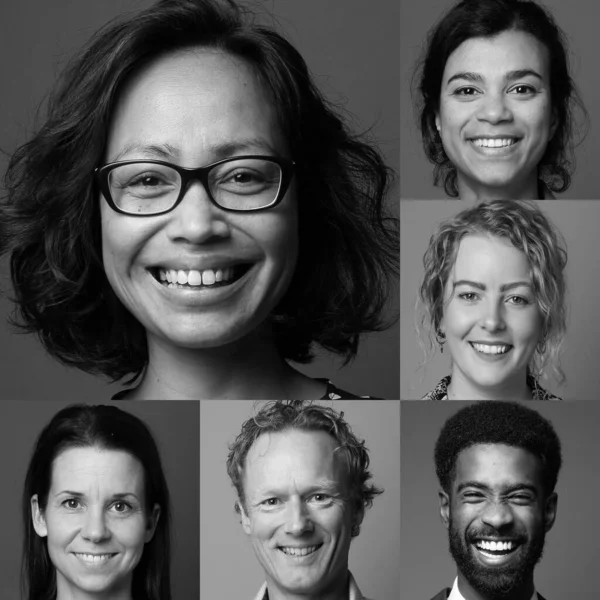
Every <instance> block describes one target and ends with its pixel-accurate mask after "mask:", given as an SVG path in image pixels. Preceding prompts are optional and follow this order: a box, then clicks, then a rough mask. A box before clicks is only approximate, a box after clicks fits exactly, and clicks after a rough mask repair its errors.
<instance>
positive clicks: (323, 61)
mask: <svg viewBox="0 0 600 600" xmlns="http://www.w3.org/2000/svg"><path fill="white" fill-rule="evenodd" d="M151 4H153V2H149V1H142V0H103V1H102V2H94V1H92V0H83V1H79V2H70V1H69V0H55V1H54V2H51V3H48V2H42V0H23V1H22V2H18V3H7V2H4V3H1V4H0V50H1V52H0V72H2V74H3V81H4V86H3V90H2V95H1V96H0V148H1V149H2V150H4V151H6V152H8V153H12V152H14V150H15V149H16V148H17V147H18V146H19V145H21V144H23V143H24V142H25V141H27V140H28V139H29V136H30V135H31V133H32V131H33V124H34V114H35V110H36V108H37V106H38V105H39V103H40V102H41V101H42V99H43V98H44V97H45V96H46V95H47V93H48V92H49V90H50V88H51V86H52V84H53V82H54V80H55V76H56V75H57V74H58V73H59V72H60V70H61V67H63V66H64V65H65V64H66V62H67V60H68V59H69V58H70V57H71V56H73V55H74V54H75V53H76V52H77V50H78V49H79V48H80V47H81V46H82V45H83V44H84V43H85V42H86V41H87V40H88V39H89V37H90V36H91V35H92V34H93V33H94V32H95V31H96V30H97V29H98V28H99V27H100V26H101V25H103V24H104V23H106V22H107V21H108V20H109V19H111V18H113V17H115V16H117V15H119V14H120V13H122V12H125V11H134V10H136V9H139V8H144V7H147V6H149V5H151ZM253 5H254V6H257V7H258V8H259V9H261V12H265V13H269V12H273V13H275V14H276V16H277V21H276V25H277V27H278V28H279V30H280V31H283V33H284V34H286V36H287V37H288V38H289V39H290V41H291V42H292V43H293V44H294V45H295V46H296V48H297V49H298V50H299V51H300V53H301V54H302V56H303V57H304V59H305V60H306V62H307V64H308V66H309V68H310V69H311V71H312V73H313V75H314V77H315V79H316V82H317V84H318V85H319V87H320V88H321V90H322V91H323V92H324V94H325V95H326V96H327V98H328V99H329V100H331V101H333V102H335V103H339V104H342V105H343V106H344V108H345V109H346V110H348V111H350V113H352V114H353V115H355V118H354V119H353V121H352V123H354V129H355V130H356V131H366V130H368V129H369V128H371V136H372V138H373V139H375V140H377V142H378V144H379V146H380V148H381V150H382V152H383V153H384V156H385V158H386V161H387V164H388V165H390V166H392V167H393V168H395V169H396V170H397V165H398V164H399V131H400V121H399V117H400V115H399V113H398V105H399V102H400V85H399V80H398V73H399V72H400V45H399V41H398V21H399V13H400V8H399V6H398V3H397V0H374V1H373V2H363V1H362V0H345V1H344V2H340V1H339V0H303V1H302V2H298V1H297V0H261V1H258V2H255V3H253ZM265 20H266V21H267V22H268V23H269V24H273V21H272V20H271V19H270V18H269V17H268V16H266V15H265ZM7 164H8V163H7V159H6V157H5V156H2V155H1V154H0V172H2V173H4V172H5V169H6V165H7ZM390 205H391V206H392V208H393V210H394V212H395V214H398V208H397V205H398V185H397V183H396V185H395V187H394V188H393V189H392V191H391V194H390ZM6 273H7V268H6V264H0V289H2V290H3V291H6V290H8V294H10V288H9V286H8V284H7V281H6ZM390 304H391V307H392V308H391V310H392V311H396V312H397V307H398V297H397V296H396V297H394V298H392V299H391V303H390ZM10 310H11V305H10V304H9V303H8V301H7V299H6V298H0V363H1V364H2V365H3V366H2V372H3V373H11V374H12V375H13V376H12V377H3V378H2V381H1V382H0V398H23V399H25V398H39V395H40V388H39V382H40V381H43V382H44V396H45V397H47V398H60V397H63V396H64V393H65V388H66V386H68V389H69V393H71V392H73V396H74V397H76V396H78V395H83V396H85V397H86V398H88V399H97V400H105V399H107V398H110V396H111V395H112V394H113V393H114V392H116V391H118V390H119V389H121V386H120V385H115V386H110V387H107V386H106V384H105V383H104V382H103V381H102V380H101V379H99V378H93V377H91V376H89V375H86V374H84V373H80V372H79V371H77V370H75V369H67V368H65V367H62V366H61V365H59V364H57V363H56V361H54V360H53V359H52V358H50V357H49V356H47V355H46V354H45V352H44V350H43V348H42V347H41V345H40V344H39V342H38V340H37V339H36V338H35V336H20V335H17V334H15V333H13V332H12V331H11V330H10V329H9V328H8V326H7V325H6V324H5V316H6V315H8V313H9V311H10ZM398 362H399V325H398V324H396V325H395V326H394V327H392V328H390V329H388V330H387V331H386V332H383V333H378V334H373V335H371V336H367V337H366V338H365V340H364V342H363V343H362V345H361V350H360V352H359V356H358V358H357V360H356V361H355V362H354V363H351V364H350V365H349V366H348V367H346V368H345V369H343V370H342V371H339V372H338V369H339V368H341V364H340V362H339V361H337V360H335V359H334V358H332V357H330V356H327V355H326V356H322V357H320V358H319V359H318V360H317V361H315V363H314V364H313V365H310V366H308V367H304V366H302V367H300V369H301V370H302V371H303V372H305V373H307V374H308V375H310V376H313V377H329V378H331V379H332V380H333V381H334V383H336V384H337V385H338V386H339V387H342V388H345V389H347V390H348V391H351V392H354V393H356V394H359V395H371V396H378V397H387V398H398V395H399V387H398V385H399V384H398ZM25 373H36V374H37V375H36V377H35V378H31V377H24V374H25Z"/></svg>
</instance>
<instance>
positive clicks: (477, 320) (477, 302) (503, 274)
mask: <svg viewBox="0 0 600 600" xmlns="http://www.w3.org/2000/svg"><path fill="white" fill-rule="evenodd" d="M461 281H471V282H474V283H480V284H483V285H484V286H485V287H486V289H485V290H481V289H479V288H478V287H476V286H474V285H472V284H465V283H461V284H459V285H457V286H456V288H454V285H455V284H458V283H459V282H461ZM515 282H529V283H530V284H531V274H530V268H529V262H528V260H527V257H526V255H525V254H524V253H523V252H521V251H520V250H517V249H516V248H515V247H514V246H512V245H511V244H510V242H509V241H508V240H506V239H505V238H499V237H493V236H488V235H466V236H465V237H463V238H462V240H461V241H460V245H459V248H458V252H457V255H456V261H455V263H454V267H453V269H452V271H451V273H450V277H449V280H448V282H447V284H446V288H445V290H444V314H443V319H442V322H441V325H440V329H441V330H442V331H443V332H444V333H445V334H446V344H445V346H444V347H445V348H447V349H448V350H449V352H450V355H451V358H452V382H451V384H450V385H449V387H448V398H449V399H451V400H453V399H454V400H494V399H505V400H506V399H514V400H519V399H521V400H526V399H529V400H530V399H531V390H529V388H528V387H527V384H526V372H527V365H528V364H529V362H530V361H531V358H532V356H533V353H534V352H535V348H536V346H537V344H538V342H539V341H540V336H541V328H542V317H541V313H540V310H539V308H538V306H537V303H536V302H535V298H534V295H533V291H532V289H531V288H530V287H527V286H525V285H520V286H519V287H515V288H512V289H509V290H505V291H501V286H504V285H507V284H511V283H515ZM469 341H478V342H486V341H489V342H503V343H505V344H510V345H512V349H511V350H510V351H509V352H508V353H507V354H505V355H503V356H502V357H501V358H500V360H495V361H493V362H492V361H488V360H485V359H484V358H483V357H482V356H481V355H480V354H479V353H478V352H476V351H475V349H474V348H473V347H472V346H471V344H470V343H469Z"/></svg>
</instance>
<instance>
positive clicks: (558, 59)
mask: <svg viewBox="0 0 600 600" xmlns="http://www.w3.org/2000/svg"><path fill="white" fill-rule="evenodd" d="M503 31H522V32H524V33H529V34H531V35H532V36H534V37H535V38H536V39H537V40H538V41H539V42H541V43H542V44H543V45H544V46H545V47H546V48H547V50H548V55H549V68H550V95H551V102H552V108H553V111H554V114H555V116H556V120H557V128H556V132H555V133H554V136H553V137H552V139H551V140H550V141H549V142H548V146H547V148H546V152H545V153H544V155H543V157H542V160H541V162H540V164H539V166H538V179H539V180H541V181H543V182H544V183H545V184H546V186H547V187H548V188H549V189H550V190H551V191H553V192H564V191H565V190H566V189H567V188H568V187H569V185H570V183H571V173H572V171H573V160H574V159H573V148H574V145H575V144H574V140H573V136H574V130H575V126H574V125H575V124H574V111H575V108H576V107H578V108H579V109H580V110H581V111H582V113H583V116H584V120H585V122H586V124H587V119H588V117H587V111H586V109H585V107H584V105H583V101H582V100H581V98H580V96H579V93H578V91H577V87H576V85H575V82H574V81H573V79H572V77H571V75H570V71H569V60H568V46H567V41H566V38H565V35H564V33H563V32H562V30H561V29H560V28H559V26H558V25H557V24H556V22H555V20H554V19H553V17H552V15H551V14H550V13H549V12H548V11H547V10H546V9H544V8H543V7H542V6H540V5H539V4H537V3H536V2H532V1H530V0H462V1H461V2H459V3H457V4H456V5H455V6H453V7H452V8H451V9H450V10H449V11H448V12H447V13H446V14H445V15H444V16H443V17H442V18H441V19H440V21H439V22H438V23H437V24H436V25H435V26H434V27H433V28H432V29H431V30H430V32H429V34H428V38H427V43H426V47H425V50H424V56H423V58H422V60H421V61H419V63H418V65H417V69H416V71H415V79H417V80H418V96H417V97H418V100H417V102H416V106H417V109H418V114H419V124H420V129H421V135H422V138H423V147H424V148H425V153H426V155H427V158H428V159H429V160H430V161H431V162H432V163H433V164H434V165H435V167H434V175H433V181H434V184H435V185H443V186H444V189H445V191H446V194H447V195H448V196H450V197H453V198H456V197H457V196H458V187H457V173H456V168H455V167H454V166H453V165H452V163H451V162H450V159H449V158H448V156H447V155H446V152H445V151H444V147H443V145H442V139H441V137H440V134H439V132H438V130H437V128H436V124H435V117H436V114H437V113H438V112H439V108H440V93H441V87H442V77H443V74H444V68H445V66H446V62H447V61H448V58H449V57H450V55H451V54H452V53H453V52H454V51H455V50H456V49H457V48H458V47H459V46H460V45H461V44H462V43H463V42H465V41H466V40H468V39H471V38H475V37H486V38H489V37H494V36H496V35H498V34H500V33H502V32H503Z"/></svg>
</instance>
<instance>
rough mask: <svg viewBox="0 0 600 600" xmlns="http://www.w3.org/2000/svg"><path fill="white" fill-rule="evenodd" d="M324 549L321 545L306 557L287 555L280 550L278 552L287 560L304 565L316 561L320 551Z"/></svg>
mask: <svg viewBox="0 0 600 600" xmlns="http://www.w3.org/2000/svg"><path fill="white" fill-rule="evenodd" d="M322 547H323V546H322V545H321V546H319V547H318V548H317V549H316V550H315V551H314V552H311V553H310V554H305V555H304V556H297V555H293V554H286V553H285V552H284V551H283V550H280V549H279V548H277V552H279V553H280V554H281V555H283V556H284V557H285V558H289V559H291V560H293V561H294V562H295V563H304V562H309V561H311V560H314V558H315V557H316V556H317V554H318V553H319V550H320V549H321V548H322Z"/></svg>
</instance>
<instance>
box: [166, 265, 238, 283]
mask: <svg viewBox="0 0 600 600" xmlns="http://www.w3.org/2000/svg"><path fill="white" fill-rule="evenodd" d="M158 277H159V279H160V281H162V282H164V283H165V284H169V285H167V287H177V285H186V284H187V285H189V286H194V287H197V286H200V285H214V284H215V283H218V282H221V281H229V280H231V279H233V267H228V268H227V269H216V270H215V269H206V270H204V271H197V270H195V269H192V270H191V271H184V270H183V269H179V270H175V269H159V270H158ZM170 284H172V285H170Z"/></svg>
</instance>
